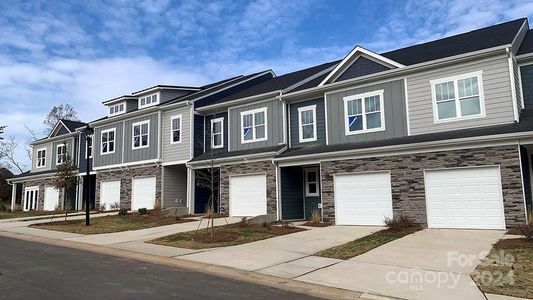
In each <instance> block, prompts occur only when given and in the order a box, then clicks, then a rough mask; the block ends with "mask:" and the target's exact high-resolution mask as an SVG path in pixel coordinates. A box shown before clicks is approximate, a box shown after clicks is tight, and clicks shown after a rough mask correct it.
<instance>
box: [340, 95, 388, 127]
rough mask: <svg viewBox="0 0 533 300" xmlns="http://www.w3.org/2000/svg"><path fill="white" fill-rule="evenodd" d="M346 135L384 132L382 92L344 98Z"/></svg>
mask: <svg viewBox="0 0 533 300" xmlns="http://www.w3.org/2000/svg"><path fill="white" fill-rule="evenodd" d="M344 130H345V133H346V135H351V134H359V133H365V132H374V131H382V130H385V115H384V112H383V90H379V91H373V92H368V93H364V94H358V95H353V96H347V97H344Z"/></svg>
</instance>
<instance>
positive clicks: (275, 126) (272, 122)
mask: <svg viewBox="0 0 533 300" xmlns="http://www.w3.org/2000/svg"><path fill="white" fill-rule="evenodd" d="M264 107H266V108H267V138H268V139H267V140H266V141H260V142H252V143H244V144H243V143H241V134H242V132H241V131H242V129H241V112H246V111H249V110H254V109H259V108H264ZM229 118H230V120H229V130H230V144H229V145H230V146H229V150H230V151H238V150H248V149H256V148H263V147H273V146H277V145H280V144H283V126H282V124H283V104H282V103H281V102H280V101H279V100H277V99H274V100H271V101H267V102H262V103H257V104H250V105H246V106H241V107H236V108H230V110H229Z"/></svg>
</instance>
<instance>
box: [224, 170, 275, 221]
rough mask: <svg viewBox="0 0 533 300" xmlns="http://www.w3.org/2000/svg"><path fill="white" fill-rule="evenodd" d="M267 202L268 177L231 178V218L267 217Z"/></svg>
mask: <svg viewBox="0 0 533 300" xmlns="http://www.w3.org/2000/svg"><path fill="white" fill-rule="evenodd" d="M266 201H267V199H266V175H247V176H234V177H230V179H229V214H230V216H232V217H252V216H259V215H266V213H267V204H266Z"/></svg>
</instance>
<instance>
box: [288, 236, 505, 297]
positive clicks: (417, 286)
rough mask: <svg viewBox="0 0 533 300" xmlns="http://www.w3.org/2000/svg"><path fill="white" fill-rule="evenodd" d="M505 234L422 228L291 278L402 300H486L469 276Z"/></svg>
mask: <svg viewBox="0 0 533 300" xmlns="http://www.w3.org/2000/svg"><path fill="white" fill-rule="evenodd" d="M504 234H505V232H504V231H489V230H447V229H446V230H445V229H441V230H439V229H426V230H422V231H420V232H417V233H414V234H412V235H408V236H406V237H404V238H401V239H398V240H396V241H393V242H390V243H388V244H385V245H383V246H381V247H378V248H376V249H374V250H371V251H369V252H367V253H365V254H363V255H360V256H358V257H355V258H352V259H350V260H347V261H343V262H341V263H337V264H334V265H332V266H329V267H327V268H323V269H320V270H317V271H314V272H311V273H309V274H306V275H303V276H301V277H298V278H296V279H298V280H302V281H306V282H311V283H320V284H324V285H329V286H334V287H338V288H344V289H348V290H355V291H363V292H370V293H376V294H380V295H384V296H393V297H400V298H405V299H485V297H484V296H483V293H481V292H480V291H479V289H478V288H477V286H476V285H475V284H474V282H473V281H472V279H471V278H470V273H471V272H472V271H473V270H474V269H475V268H476V266H477V265H478V264H479V262H480V260H481V259H483V258H484V257H485V256H486V255H487V254H488V251H490V249H491V248H492V245H493V244H494V243H496V242H497V241H498V240H499V239H501V238H502V237H503V235H504Z"/></svg>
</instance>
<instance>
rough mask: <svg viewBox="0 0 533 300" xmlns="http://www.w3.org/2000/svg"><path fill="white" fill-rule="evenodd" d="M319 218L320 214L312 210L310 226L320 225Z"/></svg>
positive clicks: (316, 210)
mask: <svg viewBox="0 0 533 300" xmlns="http://www.w3.org/2000/svg"><path fill="white" fill-rule="evenodd" d="M321 219H322V218H321V216H320V212H319V211H318V209H314V210H313V213H311V220H310V221H311V224H314V225H316V224H318V223H320V220H321Z"/></svg>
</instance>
